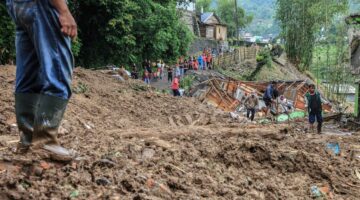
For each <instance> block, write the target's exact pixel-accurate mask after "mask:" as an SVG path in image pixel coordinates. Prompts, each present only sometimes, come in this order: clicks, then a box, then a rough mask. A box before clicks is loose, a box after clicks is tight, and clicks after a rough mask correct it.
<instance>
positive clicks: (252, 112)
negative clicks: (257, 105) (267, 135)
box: [250, 108, 255, 121]
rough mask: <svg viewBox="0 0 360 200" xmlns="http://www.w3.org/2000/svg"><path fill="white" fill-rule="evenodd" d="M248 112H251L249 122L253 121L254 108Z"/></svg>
mask: <svg viewBox="0 0 360 200" xmlns="http://www.w3.org/2000/svg"><path fill="white" fill-rule="evenodd" d="M250 112H251V117H250V119H251V121H254V118H255V109H254V108H252V109H250Z"/></svg>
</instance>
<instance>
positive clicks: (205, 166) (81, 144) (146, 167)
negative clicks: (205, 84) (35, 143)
mask: <svg viewBox="0 0 360 200" xmlns="http://www.w3.org/2000/svg"><path fill="white" fill-rule="evenodd" d="M14 73H15V69H14V67H10V66H7V67H0V94H1V95H0V160H1V161H0V199H72V198H77V199H154V200H156V199H274V200H275V199H312V198H313V197H312V193H311V190H310V188H311V187H312V186H317V187H318V188H319V189H322V190H323V191H324V193H326V196H324V197H320V198H323V199H360V174H357V173H356V172H360V162H359V160H358V158H359V156H360V154H357V153H359V152H360V146H359V142H360V134H356V133H355V134H353V135H350V136H349V135H315V134H306V133H305V132H304V131H303V129H304V125H303V123H301V122H300V123H297V124H290V125H288V124H278V125H257V124H240V123H238V122H237V121H233V120H232V119H231V118H230V116H229V114H227V113H223V112H221V111H218V110H215V109H214V108H211V107H208V106H207V105H203V104H201V103H199V102H197V101H196V100H194V99H191V98H174V97H171V96H168V95H166V94H161V93H157V92H156V91H154V90H152V89H149V88H147V87H145V86H144V85H143V84H142V83H141V82H139V81H133V80H130V81H128V82H120V81H118V80H116V79H115V78H114V77H112V76H111V75H110V74H108V73H107V72H105V71H91V70H84V69H80V68H78V69H76V71H75V73H74V88H75V90H76V91H77V93H74V94H73V97H72V99H71V102H70V104H69V107H68V110H67V112H66V115H65V120H64V121H63V123H62V126H61V128H60V136H59V137H60V140H61V142H62V144H63V145H64V146H65V147H67V148H70V149H73V150H75V151H76V152H78V158H77V159H76V160H75V161H73V162H71V163H60V162H54V161H51V160H50V159H47V158H39V157H38V155H36V154H33V153H28V154H27V155H23V156H20V155H14V154H13V153H12V149H13V148H14V147H15V146H16V142H17V140H18V131H17V128H16V127H15V126H14V124H15V123H16V121H15V116H14V101H13V85H14ZM329 142H338V143H339V144H340V149H341V153H340V155H335V154H334V153H333V152H332V151H329V150H328V149H327V148H326V144H327V143H329ZM354 150H355V151H354ZM356 150H358V151H356ZM357 169H359V170H357ZM357 175H358V176H357Z"/></svg>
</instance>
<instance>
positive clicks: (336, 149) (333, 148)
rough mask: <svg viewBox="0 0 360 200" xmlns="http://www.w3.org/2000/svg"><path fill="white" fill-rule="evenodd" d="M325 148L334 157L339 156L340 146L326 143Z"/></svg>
mask: <svg viewBox="0 0 360 200" xmlns="http://www.w3.org/2000/svg"><path fill="white" fill-rule="evenodd" d="M326 147H327V148H328V149H329V150H331V151H332V152H333V153H334V154H335V155H339V154H340V145H339V143H337V142H336V143H327V144H326Z"/></svg>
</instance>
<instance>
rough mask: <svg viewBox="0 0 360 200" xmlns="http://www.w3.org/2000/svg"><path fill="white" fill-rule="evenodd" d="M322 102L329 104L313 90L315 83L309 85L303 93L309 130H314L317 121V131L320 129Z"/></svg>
mask: <svg viewBox="0 0 360 200" xmlns="http://www.w3.org/2000/svg"><path fill="white" fill-rule="evenodd" d="M322 103H326V104H329V103H328V102H326V101H324V100H323V99H322V98H321V95H320V93H319V92H318V91H316V90H315V85H314V84H310V85H309V91H308V92H307V93H306V94H305V107H307V109H308V114H309V124H310V131H313V130H314V123H315V121H317V133H318V134H320V133H321V129H322V123H323V118H322Z"/></svg>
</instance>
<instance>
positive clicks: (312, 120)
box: [309, 113, 316, 133]
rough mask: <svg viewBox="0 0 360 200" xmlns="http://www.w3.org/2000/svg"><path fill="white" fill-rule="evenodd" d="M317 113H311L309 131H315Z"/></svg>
mask: <svg viewBox="0 0 360 200" xmlns="http://www.w3.org/2000/svg"><path fill="white" fill-rule="evenodd" d="M315 118H316V116H315V114H311V113H309V131H310V133H313V132H314V123H315Z"/></svg>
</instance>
